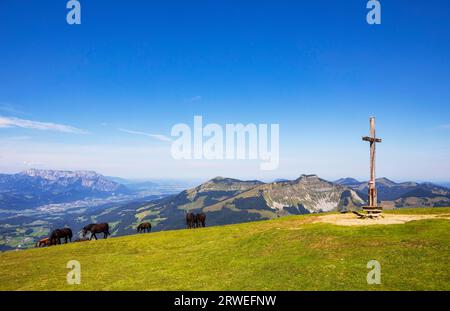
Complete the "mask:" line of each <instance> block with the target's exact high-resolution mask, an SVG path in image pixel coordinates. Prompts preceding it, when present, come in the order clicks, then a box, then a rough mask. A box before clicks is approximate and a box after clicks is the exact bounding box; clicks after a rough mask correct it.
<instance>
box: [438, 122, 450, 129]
mask: <svg viewBox="0 0 450 311" xmlns="http://www.w3.org/2000/svg"><path fill="white" fill-rule="evenodd" d="M439 129H441V130H449V129H450V123H449V124H441V125H439Z"/></svg>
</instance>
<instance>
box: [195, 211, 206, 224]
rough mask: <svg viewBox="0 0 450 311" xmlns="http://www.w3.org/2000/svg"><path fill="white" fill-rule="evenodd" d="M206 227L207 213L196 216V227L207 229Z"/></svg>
mask: <svg viewBox="0 0 450 311" xmlns="http://www.w3.org/2000/svg"><path fill="white" fill-rule="evenodd" d="M205 225H206V215H205V213H198V214H197V215H195V226H196V227H197V228H201V227H205Z"/></svg>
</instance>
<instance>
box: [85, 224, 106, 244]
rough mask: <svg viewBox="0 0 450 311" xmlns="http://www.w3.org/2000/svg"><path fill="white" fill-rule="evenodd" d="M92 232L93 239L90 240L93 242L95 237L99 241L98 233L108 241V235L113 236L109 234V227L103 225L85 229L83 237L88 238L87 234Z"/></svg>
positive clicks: (89, 226) (91, 225)
mask: <svg viewBox="0 0 450 311" xmlns="http://www.w3.org/2000/svg"><path fill="white" fill-rule="evenodd" d="M88 232H90V233H91V237H90V238H89V240H92V237H94V238H95V239H96V240H97V236H96V234H97V233H103V234H104V235H103V237H104V238H105V239H106V238H107V237H108V235H111V233H109V225H108V224H107V223H102V224H90V225H87V226H85V227H84V228H83V237H86V234H87V233H88Z"/></svg>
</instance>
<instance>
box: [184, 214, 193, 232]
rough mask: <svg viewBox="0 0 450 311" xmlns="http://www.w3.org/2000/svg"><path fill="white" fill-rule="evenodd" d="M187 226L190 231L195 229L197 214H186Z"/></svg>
mask: <svg viewBox="0 0 450 311" xmlns="http://www.w3.org/2000/svg"><path fill="white" fill-rule="evenodd" d="M186 225H187V227H188V229H191V228H195V214H194V213H187V214H186Z"/></svg>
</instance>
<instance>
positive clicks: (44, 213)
mask: <svg viewBox="0 0 450 311" xmlns="http://www.w3.org/2000/svg"><path fill="white" fill-rule="evenodd" d="M122 183H125V184H126V185H123V184H122ZM180 184H182V183H179V182H175V181H170V182H167V183H165V184H158V183H155V182H130V181H127V180H124V179H118V178H113V177H105V176H103V175H100V174H98V173H95V172H91V171H78V172H71V171H52V170H28V171H25V172H21V173H18V174H11V175H7V174H3V175H0V250H7V249H14V248H17V247H30V246H31V245H33V243H34V241H35V240H36V239H38V238H39V237H42V236H45V235H47V234H48V233H49V232H50V231H51V230H52V229H53V228H56V227H63V226H69V227H71V228H72V229H73V231H74V232H78V231H79V230H80V229H81V228H82V227H83V226H84V225H85V224H87V223H91V222H108V223H109V224H110V227H111V229H110V231H111V233H112V234H113V235H125V234H130V233H134V232H135V227H136V226H137V224H139V223H140V222H142V221H150V222H151V223H152V225H153V230H154V231H160V230H168V229H179V228H184V227H185V222H184V219H185V214H186V212H188V211H193V212H196V213H198V212H200V211H202V212H204V213H206V215H207V221H206V222H207V225H208V226H211V225H224V224H232V223H240V222H248V221H255V220H262V219H271V218H275V217H280V216H285V215H296V214H307V213H319V212H327V211H347V210H354V209H359V208H360V207H361V206H363V205H364V204H366V203H365V201H366V200H367V182H360V181H358V180H356V179H353V178H343V179H339V180H337V181H335V182H330V181H326V180H324V179H321V178H319V177H318V176H316V175H302V176H300V177H299V178H297V179H295V180H285V179H278V180H276V181H275V182H270V183H264V182H261V181H258V180H249V181H242V180H238V179H232V178H224V177H216V178H214V179H211V180H209V181H207V182H205V183H202V184H200V185H198V186H196V187H193V188H190V189H187V190H183V191H181V192H180V191H179V190H177V189H178V188H177V187H180ZM377 188H378V198H379V200H380V201H381V204H382V205H383V207H385V208H395V207H404V206H410V207H411V206H429V207H433V206H449V205H450V189H448V188H446V187H443V186H438V185H434V184H431V183H415V182H405V183H396V182H393V181H391V180H389V179H387V178H380V179H378V180H377ZM152 189H153V190H156V192H152V191H153V190H152ZM143 190H144V192H145V193H146V196H142V195H137V193H141V192H140V191H143ZM175 191H178V192H177V193H175V194H170V193H174V192H175Z"/></svg>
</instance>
